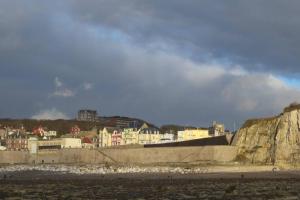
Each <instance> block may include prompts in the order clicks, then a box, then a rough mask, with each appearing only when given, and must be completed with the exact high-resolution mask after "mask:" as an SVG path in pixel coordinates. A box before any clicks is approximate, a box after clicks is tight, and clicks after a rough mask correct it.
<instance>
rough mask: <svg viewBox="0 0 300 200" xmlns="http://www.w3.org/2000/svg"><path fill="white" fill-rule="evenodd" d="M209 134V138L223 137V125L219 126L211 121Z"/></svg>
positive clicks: (219, 124)
mask: <svg viewBox="0 0 300 200" xmlns="http://www.w3.org/2000/svg"><path fill="white" fill-rule="evenodd" d="M209 134H210V135H211V136H221V135H225V125H224V124H221V123H217V122H216V121H213V124H212V126H211V127H209Z"/></svg>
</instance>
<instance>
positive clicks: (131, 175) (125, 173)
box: [0, 165, 300, 181]
mask: <svg viewBox="0 0 300 200" xmlns="http://www.w3.org/2000/svg"><path fill="white" fill-rule="evenodd" d="M273 169H274V167H273V166H206V167H191V168H183V167H160V166H156V167H154V166H152V167H137V166H135V167H133V166H131V167H128V166H127V167H124V166H122V167H120V166H118V167H117V166H109V167H107V166H103V165H12V166H0V180H28V181H32V180H42V179H46V180H52V179H53V180H59V179H61V180H63V179H87V180H94V179H95V180H97V179H98V180H99V179H123V178H124V179H170V178H172V179H212V180H213V179H245V180H246V179H247V180H248V179H255V180H258V179H300V170H286V169H284V170H282V169H276V170H273Z"/></svg>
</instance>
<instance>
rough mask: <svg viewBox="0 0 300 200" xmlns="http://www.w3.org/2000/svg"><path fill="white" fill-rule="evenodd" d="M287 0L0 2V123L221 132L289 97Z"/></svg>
mask: <svg viewBox="0 0 300 200" xmlns="http://www.w3.org/2000/svg"><path fill="white" fill-rule="evenodd" d="M298 4H299V3H298V2H297V1H289V2H288V3H287V2H284V1H240V2H233V1H226V2H213V1H141V0H136V1H135V0H132V1H124V0H122V1H121V0H120V1H90V0H85V1H79V0H78V1H51V2H41V1H26V2H20V1H11V0H10V1H2V2H1V3H0V92H1V98H0V117H16V118H20V117H31V116H34V117H42V118H45V117H73V116H74V115H75V112H76V111H77V109H80V108H84V107H87V108H93V109H98V110H100V113H101V114H104V115H115V114H116V115H117V114H119V115H129V116H134V117H141V118H143V119H146V120H149V121H152V122H154V123H157V124H163V123H179V124H192V125H203V126H205V125H208V124H209V123H210V122H211V121H212V120H219V121H223V122H225V123H226V125H227V126H228V127H229V128H232V124H233V122H234V121H236V122H237V123H239V124H241V123H242V122H243V121H244V120H245V119H247V118H249V117H257V116H266V115H272V114H275V113H278V112H280V111H281V109H282V107H283V106H284V105H286V104H288V103H290V102H292V101H296V100H298V99H299V98H300V92H299V89H298V88H294V87H291V86H289V85H288V84H287V83H286V82H284V81H282V77H283V78H284V79H285V80H289V78H291V77H293V78H294V79H296V80H297V78H298V76H299V68H298V65H299V63H300V62H299V60H298V55H299V53H300V52H299V49H300V48H299V47H300V42H299V35H300V34H299V33H300V29H299V27H300V26H299V23H300V22H299V20H297V19H298V18H299V15H300V14H299V12H298V9H297V8H298V7H299V5H298Z"/></svg>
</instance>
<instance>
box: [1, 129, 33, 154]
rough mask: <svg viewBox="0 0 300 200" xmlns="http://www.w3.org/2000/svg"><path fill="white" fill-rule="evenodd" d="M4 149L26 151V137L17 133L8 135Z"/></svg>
mask: <svg viewBox="0 0 300 200" xmlns="http://www.w3.org/2000/svg"><path fill="white" fill-rule="evenodd" d="M6 148H7V149H8V150H14V151H27V150H28V137H27V135H26V134H22V133H19V132H16V133H13V134H10V135H8V136H7V139H6Z"/></svg>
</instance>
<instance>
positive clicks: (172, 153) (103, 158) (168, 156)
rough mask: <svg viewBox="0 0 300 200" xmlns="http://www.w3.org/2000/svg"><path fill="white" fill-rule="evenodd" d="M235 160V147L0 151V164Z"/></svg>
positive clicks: (157, 162)
mask: <svg viewBox="0 0 300 200" xmlns="http://www.w3.org/2000/svg"><path fill="white" fill-rule="evenodd" d="M235 157H236V147H234V146H204V147H170V148H169V147H164V148H128V149H113V148H106V149H105V148H102V149H61V150H54V151H40V152H39V153H37V154H30V153H29V152H20V151H0V164H41V163H55V164H59V163H62V164H85V163H86V164H105V163H108V164H171V163H176V164H181V163H182V164H183V163H201V162H220V163H224V162H230V161H233V160H234V159H235Z"/></svg>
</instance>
